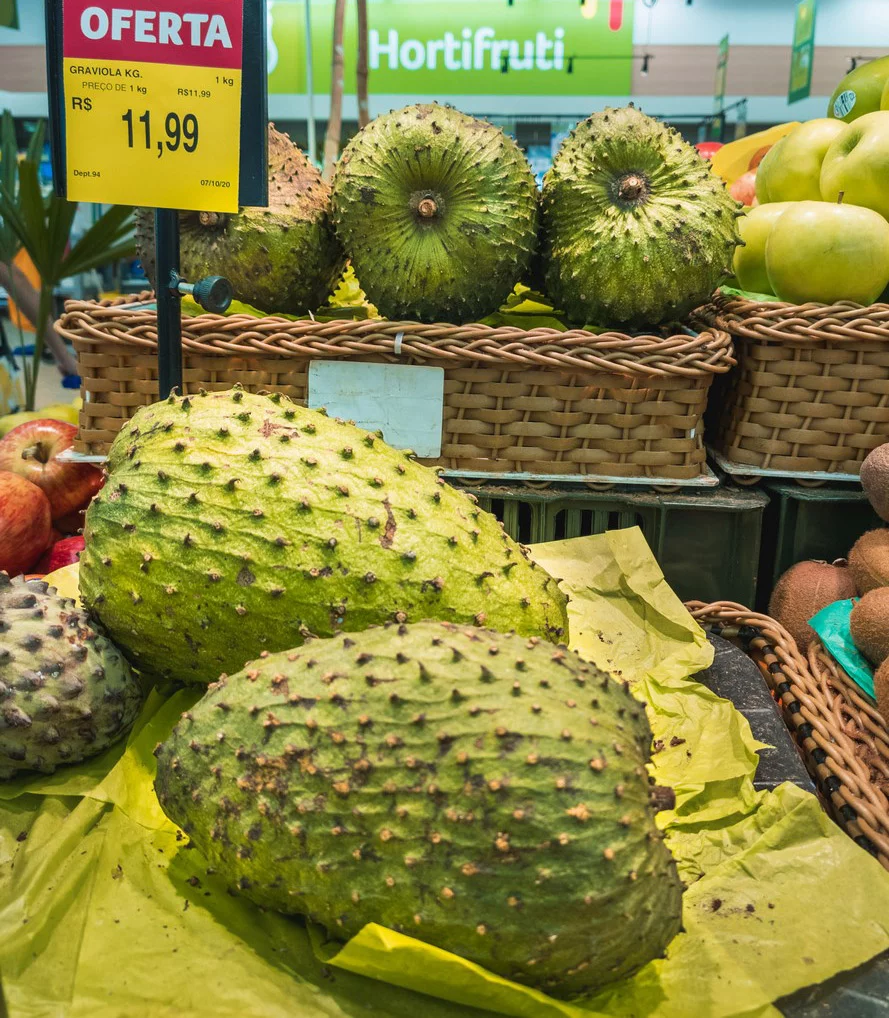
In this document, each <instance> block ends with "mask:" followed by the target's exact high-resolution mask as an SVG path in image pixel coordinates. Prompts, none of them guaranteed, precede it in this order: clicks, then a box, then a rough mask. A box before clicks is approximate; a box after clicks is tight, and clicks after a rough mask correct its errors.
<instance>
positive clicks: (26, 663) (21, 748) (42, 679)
mask: <svg viewBox="0 0 889 1018" xmlns="http://www.w3.org/2000/svg"><path fill="white" fill-rule="evenodd" d="M141 706H142V692H141V689H140V686H139V682H138V680H137V679H136V678H135V677H134V676H133V674H132V672H131V671H130V669H129V666H128V665H127V663H126V661H125V660H124V658H123V655H122V654H121V653H120V651H118V649H117V648H116V647H115V646H114V645H113V644H112V643H110V642H109V641H108V640H107V639H106V638H105V637H104V636H103V635H102V634H101V633H99V632H97V630H96V629H95V628H94V627H93V626H92V625H91V623H90V622H89V620H88V619H87V617H86V615H85V614H84V613H83V612H81V611H78V609H77V608H76V606H75V603H74V601H71V600H67V599H65V598H62V597H59V595H58V594H57V592H56V591H55V590H54V589H53V588H51V587H48V586H47V584H46V583H44V582H43V581H42V580H23V579H22V578H20V577H19V578H17V579H14V580H10V579H9V577H8V576H7V575H6V573H0V778H10V777H12V776H13V775H14V774H17V773H18V772H19V771H42V772H43V773H45V774H51V773H52V772H53V771H54V770H55V769H56V768H57V767H60V766H61V765H62V764H68V763H77V762H78V761H80V760H85V759H86V758H87V757H91V756H95V755H96V754H97V753H101V752H102V750H104V749H107V748H108V746H110V745H111V744H112V743H114V742H116V741H117V740H118V739H119V738H121V737H122V736H123V735H125V734H126V733H127V732H128V731H129V730H130V728H131V727H132V724H133V722H134V721H135V719H136V715H137V714H138V713H139V709H140V707H141Z"/></svg>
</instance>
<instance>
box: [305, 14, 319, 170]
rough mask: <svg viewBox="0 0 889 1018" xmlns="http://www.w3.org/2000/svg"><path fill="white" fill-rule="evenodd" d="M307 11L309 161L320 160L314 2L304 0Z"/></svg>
mask: <svg viewBox="0 0 889 1018" xmlns="http://www.w3.org/2000/svg"><path fill="white" fill-rule="evenodd" d="M304 6H305V11H306V102H307V103H308V107H307V110H306V118H307V121H308V129H309V136H308V142H309V160H310V161H311V162H313V163H314V162H316V161H317V159H318V152H317V148H318V140H317V137H316V134H315V75H314V71H313V67H312V0H304Z"/></svg>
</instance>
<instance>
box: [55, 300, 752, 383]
mask: <svg viewBox="0 0 889 1018" xmlns="http://www.w3.org/2000/svg"><path fill="white" fill-rule="evenodd" d="M150 296H151V295H150V294H147V293H143V294H139V295H130V296H126V297H118V298H115V299H114V300H104V301H80V300H69V301H66V303H65V312H64V314H63V315H62V317H61V318H60V319H59V320H58V321H57V322H56V325H55V328H56V331H57V332H58V333H59V335H61V336H62V337H64V338H66V339H69V340H71V341H72V342H73V343H75V345H77V346H78V347H79V348H87V347H90V346H101V345H114V344H117V345H123V346H126V347H128V348H132V347H138V348H142V349H143V350H154V349H156V348H157V312H156V311H154V310H151V309H145V308H138V309H137V308H131V307H129V306H128V305H132V304H134V303H138V302H139V301H141V300H146V299H150ZM182 346H183V349H184V350H185V351H186V352H188V353H199V354H202V355H218V356H231V355H246V356H254V357H255V356H257V355H259V356H273V357H286V358H289V357H296V358H299V357H302V358H307V357H308V358H325V357H326V358H344V357H361V356H384V357H387V358H391V359H392V360H400V361H402V362H406V361H408V360H411V361H414V362H418V361H421V362H435V363H439V364H442V365H443V366H446V365H448V364H450V365H456V364H457V363H458V362H460V363H463V364H476V365H479V366H481V365H487V366H498V367H504V368H506V367H511V368H515V369H522V368H528V367H537V368H553V369H557V370H561V371H597V372H609V373H615V374H636V375H645V376H650V377H665V376H670V375H672V376H679V377H687V378H703V377H707V376H711V377H712V376H713V375H717V374H724V373H725V372H727V371H729V370H730V369H731V368H732V367H733V366H734V364H735V358H734V350H733V346H732V341H731V336H730V335H729V334H728V332H727V331H726V330H723V329H715V328H712V327H706V328H705V329H704V330H702V331H701V332H699V333H698V334H696V335H695V334H688V333H676V334H675V335H671V336H668V337H666V338H664V337H660V336H654V335H640V336H630V335H628V334H626V333H621V332H606V333H601V334H599V333H594V332H589V331H587V330H585V329H572V330H569V331H567V332H559V331H558V330H557V329H549V328H536V329H529V330H525V329H520V328H517V327H515V326H490V325H483V324H481V323H471V324H469V325H450V324H447V323H433V324H422V323H419V322H413V321H389V320H386V319H366V320H359V321H355V320H351V319H340V318H337V319H333V320H330V321H325V322H319V321H314V320H311V319H308V320H305V319H303V320H299V321H291V320H289V319H287V318H283V317H280V316H274V315H269V316H267V317H265V318H254V317H252V316H250V315H229V316H224V315H215V314H202V315H197V316H195V317H193V318H183V319H182Z"/></svg>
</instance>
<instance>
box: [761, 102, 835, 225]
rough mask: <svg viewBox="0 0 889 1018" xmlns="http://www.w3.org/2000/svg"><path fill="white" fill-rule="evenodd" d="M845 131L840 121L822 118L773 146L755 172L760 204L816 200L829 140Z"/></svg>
mask: <svg viewBox="0 0 889 1018" xmlns="http://www.w3.org/2000/svg"><path fill="white" fill-rule="evenodd" d="M845 130H846V126H845V125H844V124H843V123H842V121H840V120H829V119H828V118H827V117H822V118H820V119H818V120H809V121H807V122H806V123H805V124H800V125H799V127H796V128H794V129H793V130H792V131H791V132H790V134H788V135H786V136H785V137H783V138H782V139H781V140H780V141H779V142H778V143H777V144H775V145H773V146H772V147H771V148H770V149H769V151H768V152H766V154H765V156H764V158H763V161H762V162H761V163H760V164H759V168H758V169H757V171H756V197H757V198H758V199H759V201H760V204H762V205H764V204H765V203H766V202H770V201H819V200H820V198H821V186H820V182H821V163H822V161H823V160H824V156H825V154H826V153H827V150H828V149H829V148H830V146H831V143H832V142H833V141H834V139H835V138H837V136H838V135H840V134H842V133H843V131H845Z"/></svg>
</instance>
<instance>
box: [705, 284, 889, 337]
mask: <svg viewBox="0 0 889 1018" xmlns="http://www.w3.org/2000/svg"><path fill="white" fill-rule="evenodd" d="M694 319H695V321H697V322H699V323H701V324H704V325H709V326H711V327H714V328H717V329H722V330H724V331H726V332H729V333H731V334H732V335H733V336H735V337H738V338H743V339H757V340H769V339H771V340H778V341H781V342H812V341H813V340H817V341H820V342H824V341H825V340H829V341H830V342H831V343H862V342H873V343H889V304H887V303H877V304H870V305H863V304H856V303H855V302H854V301H837V302H836V303H835V304H819V303H816V302H811V303H808V304H790V303H787V302H784V301H756V300H750V299H748V298H746V297H738V296H736V295H734V294H731V295H730V294H725V293H720V292H717V293H715V294H714V295H713V298H712V300H711V302H710V304H708V305H705V306H704V307H702V308H699V309H698V310H697V311H696V312H695V315H694Z"/></svg>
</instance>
